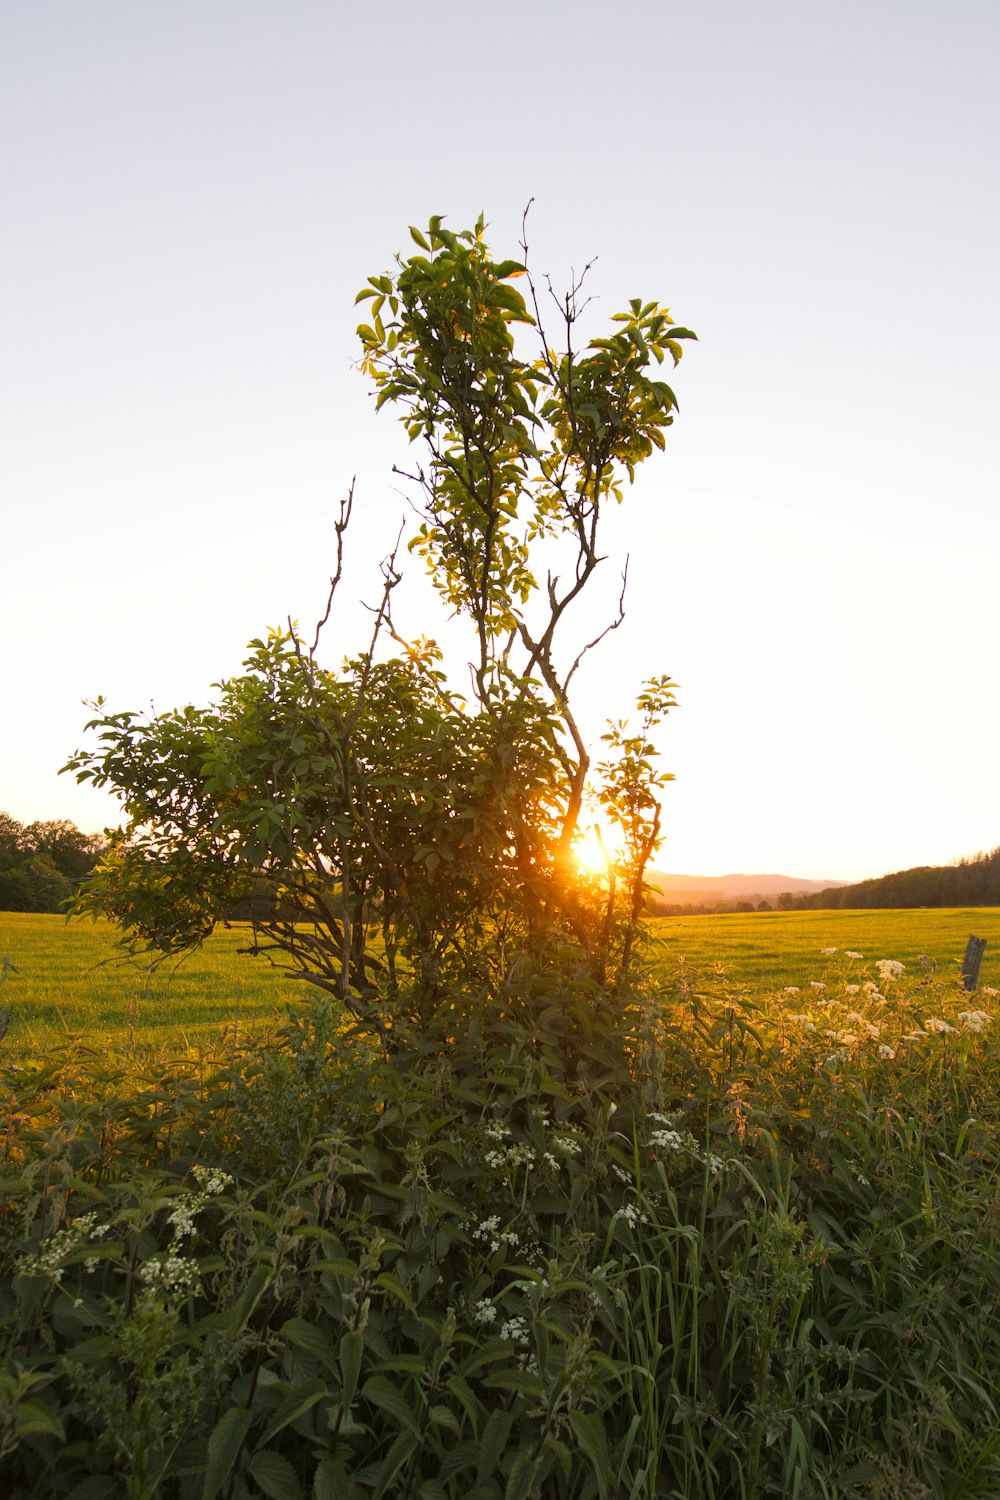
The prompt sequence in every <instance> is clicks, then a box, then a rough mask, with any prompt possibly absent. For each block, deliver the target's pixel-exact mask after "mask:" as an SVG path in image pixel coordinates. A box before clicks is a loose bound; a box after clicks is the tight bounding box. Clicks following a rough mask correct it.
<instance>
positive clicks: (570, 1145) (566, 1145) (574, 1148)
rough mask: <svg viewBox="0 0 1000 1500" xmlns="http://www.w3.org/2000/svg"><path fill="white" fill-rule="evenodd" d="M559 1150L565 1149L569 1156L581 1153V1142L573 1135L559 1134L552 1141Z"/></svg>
mask: <svg viewBox="0 0 1000 1500" xmlns="http://www.w3.org/2000/svg"><path fill="white" fill-rule="evenodd" d="M552 1144H553V1146H555V1148H556V1150H557V1151H565V1153H566V1155H567V1156H579V1155H580V1150H581V1147H580V1142H579V1141H578V1140H577V1139H576V1137H575V1136H572V1135H557V1136H556V1138H555V1140H554V1141H553V1142H552Z"/></svg>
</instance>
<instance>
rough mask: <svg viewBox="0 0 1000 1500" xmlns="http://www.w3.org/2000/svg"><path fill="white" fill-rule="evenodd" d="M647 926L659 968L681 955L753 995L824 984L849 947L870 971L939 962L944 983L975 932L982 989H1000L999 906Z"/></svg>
mask: <svg viewBox="0 0 1000 1500" xmlns="http://www.w3.org/2000/svg"><path fill="white" fill-rule="evenodd" d="M650 928H651V942H650V958H651V960H652V961H653V962H654V963H656V962H657V961H659V960H662V959H665V958H675V959H676V958H682V957H683V958H684V959H685V960H686V961H687V962H688V963H689V964H690V965H691V966H692V967H693V968H695V969H697V970H710V969H711V968H712V967H713V966H714V965H716V964H720V965H721V966H722V967H723V968H724V969H725V971H726V974H727V977H728V978H729V979H730V980H733V981H736V982H738V983H740V984H743V985H746V986H747V987H748V988H750V989H754V990H773V989H779V988H782V987H783V986H784V985H786V984H798V985H801V984H807V983H808V982H809V980H810V979H822V978H823V971H824V969H825V968H826V967H828V966H829V965H833V966H835V967H837V968H840V967H842V966H843V964H844V953H845V951H846V950H847V949H852V950H853V951H855V952H857V953H861V954H863V955H864V958H865V964H867V965H869V966H870V965H871V964H874V963H875V962H876V961H877V960H878V959H880V958H897V959H899V960H900V961H901V962H902V963H904V964H905V965H906V967H907V970H908V971H911V970H912V971H916V972H920V970H921V968H922V966H921V964H920V961H919V955H920V954H924V955H926V957H928V958H931V959H933V960H934V961H935V962H936V963H937V966H938V969H937V972H938V976H939V977H942V978H946V977H948V976H950V975H952V974H955V975H957V974H958V970H959V966H960V965H961V962H962V956H963V954H964V953H965V947H966V944H967V942H968V940H969V936H970V934H972V933H975V935H976V936H977V937H981V938H986V940H987V948H986V953H985V955H984V957H983V962H982V967H981V969H980V973H979V983H980V985H993V986H996V987H997V988H1000V908H997V907H995V906H991V907H975V908H962V907H948V908H945V909H942V910H935V909H931V908H920V909H918V910H912V911H804V912H755V913H753V914H752V915H749V914H747V915H736V914H735V913H727V914H725V915H722V916H691V917H660V918H658V919H657V920H655V921H653V922H651V923H650ZM823 948H836V949H837V950H838V951H837V955H836V957H835V958H833V959H829V958H821V957H820V950H821V949H823ZM856 967H858V968H864V967H865V965H856Z"/></svg>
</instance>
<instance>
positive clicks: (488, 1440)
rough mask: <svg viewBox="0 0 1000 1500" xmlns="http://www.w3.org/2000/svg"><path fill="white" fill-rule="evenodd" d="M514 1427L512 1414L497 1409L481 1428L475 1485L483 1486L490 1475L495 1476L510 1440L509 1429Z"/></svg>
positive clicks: (500, 1408)
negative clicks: (481, 1434)
mask: <svg viewBox="0 0 1000 1500" xmlns="http://www.w3.org/2000/svg"><path fill="white" fill-rule="evenodd" d="M513 1425H514V1413H513V1412H510V1411H505V1410H504V1409H503V1407H497V1409H496V1411H494V1412H493V1413H492V1414H491V1415H490V1418H489V1421H488V1422H487V1423H486V1426H485V1427H484V1428H483V1436H482V1441H481V1442H480V1445H479V1463H478V1464H477V1466H476V1483H477V1484H484V1483H485V1482H486V1480H487V1479H489V1478H490V1476H491V1475H492V1474H495V1473H496V1471H497V1468H498V1466H499V1463H500V1458H501V1455H502V1454H503V1452H504V1449H505V1448H506V1447H507V1443H508V1440H509V1439H510V1429H511V1428H512V1427H513Z"/></svg>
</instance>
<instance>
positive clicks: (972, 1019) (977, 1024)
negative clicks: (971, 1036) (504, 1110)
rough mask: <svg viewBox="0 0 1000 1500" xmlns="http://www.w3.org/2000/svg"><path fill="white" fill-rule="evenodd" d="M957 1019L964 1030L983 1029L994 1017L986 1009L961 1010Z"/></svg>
mask: <svg viewBox="0 0 1000 1500" xmlns="http://www.w3.org/2000/svg"><path fill="white" fill-rule="evenodd" d="M956 1019H957V1020H958V1022H959V1024H960V1025H961V1027H962V1029H963V1030H964V1031H982V1029H983V1027H984V1026H989V1025H990V1023H991V1022H992V1020H993V1017H992V1016H991V1015H990V1014H989V1012H988V1011H985V1010H960V1011H959V1013H958V1016H957V1018H956Z"/></svg>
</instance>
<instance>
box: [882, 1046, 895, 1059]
mask: <svg viewBox="0 0 1000 1500" xmlns="http://www.w3.org/2000/svg"><path fill="white" fill-rule="evenodd" d="M878 1055H879V1057H882V1058H890V1057H895V1055H896V1054H895V1052H893V1050H892V1048H891V1047H889V1046H887V1045H886V1043H885V1042H879V1044H878Z"/></svg>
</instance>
